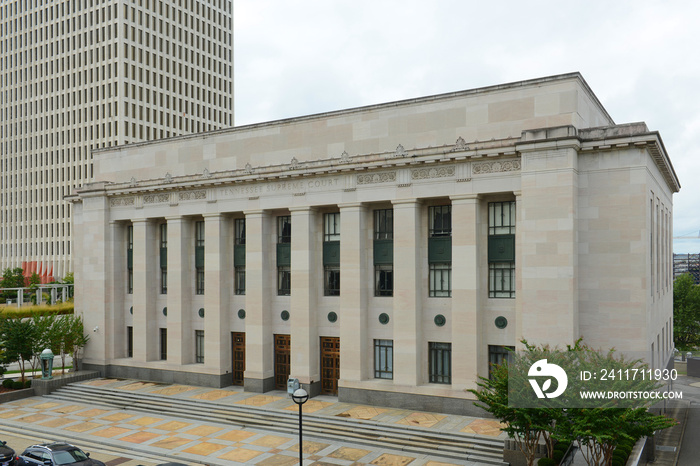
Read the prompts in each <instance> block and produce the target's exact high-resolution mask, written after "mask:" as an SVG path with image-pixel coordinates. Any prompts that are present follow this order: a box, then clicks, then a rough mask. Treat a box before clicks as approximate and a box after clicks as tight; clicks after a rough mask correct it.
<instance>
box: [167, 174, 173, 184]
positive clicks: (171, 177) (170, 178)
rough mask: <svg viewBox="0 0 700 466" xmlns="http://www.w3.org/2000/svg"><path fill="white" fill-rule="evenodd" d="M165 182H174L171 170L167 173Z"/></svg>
mask: <svg viewBox="0 0 700 466" xmlns="http://www.w3.org/2000/svg"><path fill="white" fill-rule="evenodd" d="M165 182H166V183H172V182H173V175H171V174H170V172H168V173H166V174H165Z"/></svg>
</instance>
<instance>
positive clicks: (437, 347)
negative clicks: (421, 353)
mask: <svg viewBox="0 0 700 466" xmlns="http://www.w3.org/2000/svg"><path fill="white" fill-rule="evenodd" d="M428 357H429V368H428V370H429V381H430V383H445V384H450V383H452V343H438V342H432V341H431V342H429V343H428Z"/></svg>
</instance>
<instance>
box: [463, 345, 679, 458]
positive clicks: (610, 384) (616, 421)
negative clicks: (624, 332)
mask: <svg viewBox="0 0 700 466" xmlns="http://www.w3.org/2000/svg"><path fill="white" fill-rule="evenodd" d="M522 343H523V344H524V345H525V349H524V351H522V352H520V353H519V354H518V355H516V356H514V357H513V358H512V361H511V362H509V363H507V364H502V365H500V366H495V367H494V369H493V370H492V378H491V379H485V378H483V377H480V382H479V383H478V384H477V385H478V386H479V388H480V389H479V390H469V391H470V392H471V393H472V394H474V395H475V396H476V398H477V403H476V404H477V405H478V406H481V407H482V408H483V409H485V410H486V411H488V412H490V413H492V414H493V415H494V416H495V417H496V418H497V419H499V420H500V421H501V422H503V423H505V424H506V427H504V428H502V430H503V431H504V432H506V433H507V434H508V435H509V436H510V437H511V438H513V439H514V440H515V442H516V444H517V445H518V446H519V448H520V450H521V451H522V452H523V454H524V455H525V457H526V460H527V464H528V465H532V464H533V463H534V459H535V451H536V447H537V444H538V443H544V444H546V445H547V451H548V456H549V457H550V458H551V457H552V452H553V448H552V447H553V444H554V441H566V442H568V441H570V439H573V440H576V441H577V442H578V444H579V448H580V449H581V451H582V452H583V453H584V458H585V459H586V461H587V463H588V464H589V465H591V466H592V465H598V466H602V465H606V466H607V465H609V464H610V462H611V460H612V454H613V451H614V450H615V447H617V445H619V444H620V442H623V441H636V440H637V439H638V438H639V437H641V436H643V435H651V434H652V433H653V432H654V431H656V430H661V429H664V428H667V427H670V426H672V425H674V424H675V420H673V419H669V418H667V417H665V416H658V415H654V414H652V413H650V412H648V410H647V408H648V407H649V403H650V402H651V401H652V400H650V399H642V400H620V399H612V400H601V399H598V400H595V399H590V400H585V399H583V398H581V397H580V395H579V394H580V392H581V391H597V390H601V389H603V387H604V390H610V391H615V392H623V391H635V392H639V391H652V390H656V389H658V388H659V386H660V384H659V383H657V382H656V381H653V380H649V377H647V378H646V379H644V378H642V377H638V378H636V379H635V380H634V381H630V380H629V378H627V377H624V378H623V377H620V376H619V375H618V376H616V377H614V378H613V379H612V380H610V379H606V380H605V382H604V383H603V382H602V381H599V380H596V379H593V378H591V379H592V380H590V379H584V377H580V376H579V374H581V373H582V371H589V372H590V373H591V374H593V373H597V374H601V375H602V373H603V371H606V373H608V374H609V373H611V372H613V373H615V374H621V373H622V374H625V373H626V371H628V372H629V373H635V374H636V373H638V372H640V371H648V366H647V365H646V364H643V362H642V361H640V360H632V359H626V358H625V357H624V356H623V355H618V354H616V353H615V352H614V351H613V350H610V351H607V352H604V351H596V350H592V349H591V348H589V347H587V346H586V345H584V344H583V343H582V342H581V340H579V341H577V342H576V343H575V344H574V345H573V346H568V347H567V349H566V350H558V349H550V348H549V347H548V346H546V345H545V346H540V347H535V346H532V345H529V344H528V343H527V342H526V341H523V342H522ZM542 360H545V361H544V363H545V364H547V365H551V364H556V365H558V366H559V367H560V368H565V369H566V372H567V380H568V386H567V389H566V391H565V393H564V394H563V395H560V396H558V397H557V398H548V399H546V400H541V399H538V398H537V397H536V396H535V394H534V391H533V390H532V385H531V384H530V379H531V378H532V377H533V376H535V377H536V374H533V373H532V371H533V369H536V368H537V367H538V365H536V364H535V363H536V362H538V363H539V362H541V361H542ZM613 369H614V371H613ZM618 370H619V371H620V372H618ZM543 375H545V374H543ZM546 375H548V374H546ZM601 378H602V377H601ZM554 383H557V382H554ZM550 384H551V380H547V381H544V384H543V386H542V387H541V388H542V391H547V392H548V393H551V390H552V388H558V387H552V388H549V385H550ZM541 406H544V407H541Z"/></svg>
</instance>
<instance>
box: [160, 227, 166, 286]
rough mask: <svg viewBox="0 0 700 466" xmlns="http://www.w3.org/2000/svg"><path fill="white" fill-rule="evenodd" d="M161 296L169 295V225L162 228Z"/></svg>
mask: <svg viewBox="0 0 700 466" xmlns="http://www.w3.org/2000/svg"><path fill="white" fill-rule="evenodd" d="M159 228H160V248H159V249H160V294H168V224H167V223H161V224H160V226H159Z"/></svg>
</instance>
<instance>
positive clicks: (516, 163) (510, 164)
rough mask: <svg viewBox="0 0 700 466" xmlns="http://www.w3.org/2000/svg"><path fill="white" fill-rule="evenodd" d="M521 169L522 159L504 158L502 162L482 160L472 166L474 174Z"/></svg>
mask: <svg viewBox="0 0 700 466" xmlns="http://www.w3.org/2000/svg"><path fill="white" fill-rule="evenodd" d="M518 170H520V160H504V161H500V162H482V163H475V164H474V165H473V166H472V173H473V174H474V175H483V174H484V173H500V172H513V171H518Z"/></svg>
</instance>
